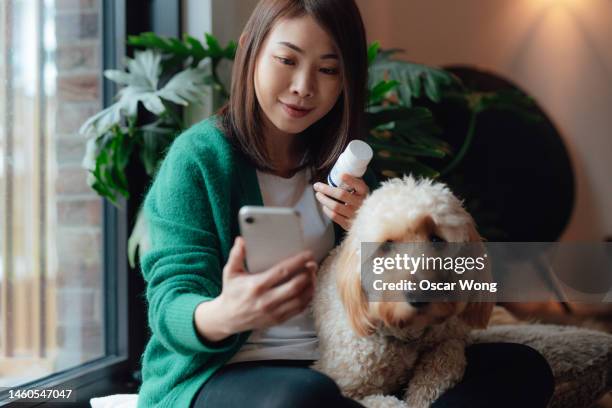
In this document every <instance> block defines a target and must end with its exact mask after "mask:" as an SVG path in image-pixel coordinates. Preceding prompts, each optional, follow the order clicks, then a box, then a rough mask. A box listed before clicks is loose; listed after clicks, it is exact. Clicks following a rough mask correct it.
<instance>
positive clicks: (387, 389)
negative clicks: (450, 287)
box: [312, 176, 493, 408]
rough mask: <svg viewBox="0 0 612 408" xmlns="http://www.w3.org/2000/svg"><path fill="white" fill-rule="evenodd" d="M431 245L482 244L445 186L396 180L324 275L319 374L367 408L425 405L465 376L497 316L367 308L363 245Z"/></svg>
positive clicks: (374, 196) (367, 207) (424, 306)
mask: <svg viewBox="0 0 612 408" xmlns="http://www.w3.org/2000/svg"><path fill="white" fill-rule="evenodd" d="M434 237H435V239H433V238H434ZM432 240H433V241H447V242H461V243H465V242H478V243H481V241H482V238H481V237H480V235H479V234H478V232H477V230H476V226H475V223H474V220H473V219H472V217H471V216H470V215H469V214H468V213H467V211H466V210H465V209H464V208H463V206H462V203H461V201H460V200H459V199H457V198H456V197H455V196H454V195H453V194H452V192H451V191H450V190H449V189H448V188H447V187H446V186H445V185H444V184H442V183H438V182H433V181H432V180H429V179H421V180H416V179H415V178H413V177H412V176H404V178H401V179H400V178H396V179H391V180H389V181H386V182H384V183H383V184H382V185H381V187H380V188H378V189H377V190H375V191H373V192H372V193H371V194H370V195H369V196H368V197H367V198H366V199H365V200H364V202H363V204H362V206H361V208H360V209H359V210H358V212H357V214H356V216H355V219H354V221H353V223H352V225H351V228H350V229H349V231H348V232H347V236H346V237H345V239H344V241H343V242H342V243H341V244H340V246H338V247H337V248H336V249H334V250H332V252H331V253H330V255H329V256H328V257H327V258H326V259H325V260H324V262H323V263H322V265H321V268H320V270H319V275H318V283H317V287H316V289H315V294H314V298H313V302H312V312H313V317H314V320H315V327H316V330H317V334H318V337H319V353H320V358H319V360H317V361H316V362H315V363H314V364H313V368H314V369H316V370H318V371H320V372H322V373H324V374H326V375H328V376H330V377H331V378H332V379H333V380H335V382H336V383H337V384H338V386H339V387H340V389H341V391H342V393H343V394H344V395H346V396H347V397H350V398H353V399H356V400H358V401H359V402H360V403H361V404H363V405H365V406H367V407H404V408H405V407H410V408H424V407H429V406H430V405H431V403H432V402H434V401H435V400H436V399H437V398H438V397H439V396H440V395H441V394H443V393H444V392H445V391H446V390H448V389H449V388H451V387H452V386H454V385H455V384H456V383H458V382H459V381H460V380H461V379H462V377H463V373H464V371H465V367H466V358H465V347H466V345H467V344H468V342H469V332H470V330H471V329H473V328H484V327H486V326H487V322H488V321H489V317H490V316H491V312H492V309H493V303H491V302H478V301H471V300H470V301H467V302H464V301H457V302H431V303H423V302H409V301H408V300H406V301H403V302H398V301H386V300H385V299H382V300H380V299H379V300H377V301H372V302H368V299H367V297H366V293H364V290H363V288H362V284H361V274H360V256H361V255H360V251H361V250H360V248H361V246H360V244H361V243H362V242H377V243H385V242H391V243H413V242H430V241H432ZM480 245H482V244H480ZM402 273H403V274H405V275H406V276H405V277H407V276H408V275H409V274H408V273H406V272H402ZM402 393H403V395H402ZM398 395H399V396H400V397H401V398H398V397H397V396H398Z"/></svg>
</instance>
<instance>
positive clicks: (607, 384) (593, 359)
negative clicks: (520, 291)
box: [473, 324, 612, 408]
mask: <svg viewBox="0 0 612 408" xmlns="http://www.w3.org/2000/svg"><path fill="white" fill-rule="evenodd" d="M473 339H474V342H475V343H489V342H500V341H502V342H515V343H521V344H526V345H528V346H531V347H533V348H534V349H536V350H538V351H539V352H540V353H541V354H542V355H543V356H544V357H545V358H546V360H548V363H549V364H550V366H551V368H552V371H553V373H554V376H555V382H556V387H555V393H554V396H553V398H552V400H551V403H550V405H549V407H550V408H579V407H589V406H591V405H592V404H593V403H594V402H596V401H597V400H598V399H599V398H601V397H602V396H603V395H604V394H605V393H606V392H607V391H609V390H610V389H612V335H610V334H606V333H603V332H599V331H594V330H587V329H582V328H578V327H571V326H555V325H543V324H533V325H527V324H525V325H503V326H492V327H489V328H488V329H486V330H476V331H474V332H473Z"/></svg>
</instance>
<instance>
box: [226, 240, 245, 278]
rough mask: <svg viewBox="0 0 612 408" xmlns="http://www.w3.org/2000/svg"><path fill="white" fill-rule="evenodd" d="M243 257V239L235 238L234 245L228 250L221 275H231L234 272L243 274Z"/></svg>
mask: <svg viewBox="0 0 612 408" xmlns="http://www.w3.org/2000/svg"><path fill="white" fill-rule="evenodd" d="M245 255H246V250H245V247H244V239H243V238H242V237H236V239H235V240H234V245H233V246H232V249H231V250H230V253H229V256H228V259H227V263H226V264H225V266H224V267H223V274H224V275H231V274H233V273H236V272H244V270H245V269H244V258H245Z"/></svg>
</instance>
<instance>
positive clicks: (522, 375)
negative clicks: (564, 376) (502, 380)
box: [500, 343, 555, 406]
mask: <svg viewBox="0 0 612 408" xmlns="http://www.w3.org/2000/svg"><path fill="white" fill-rule="evenodd" d="M503 353H504V364H505V365H506V367H500V368H501V369H502V370H507V373H508V376H509V378H508V379H509V383H510V384H514V387H512V388H514V390H509V391H511V392H513V391H514V392H518V393H522V394H524V395H530V399H529V401H530V403H532V404H533V405H530V406H544V405H545V403H546V402H547V401H549V400H550V398H551V396H552V394H553V392H554V390H555V379H554V376H553V372H552V369H551V368H550V365H549V364H548V361H547V360H546V359H545V358H544V356H543V355H542V354H540V352H538V351H537V350H535V349H534V348H532V347H529V346H526V345H524V344H518V343H505V344H504V350H503Z"/></svg>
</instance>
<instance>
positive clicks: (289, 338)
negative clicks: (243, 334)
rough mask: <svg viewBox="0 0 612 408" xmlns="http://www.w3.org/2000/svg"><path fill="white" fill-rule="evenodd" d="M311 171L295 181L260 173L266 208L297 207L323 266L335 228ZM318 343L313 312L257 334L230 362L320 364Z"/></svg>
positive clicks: (307, 239) (309, 242)
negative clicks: (310, 181) (269, 361)
mask: <svg viewBox="0 0 612 408" xmlns="http://www.w3.org/2000/svg"><path fill="white" fill-rule="evenodd" d="M309 176H310V172H309V171H308V170H302V171H300V172H298V173H296V174H295V175H294V176H293V177H291V178H283V177H279V176H276V175H273V174H269V173H262V172H260V171H257V179H258V181H259V189H260V190H261V195H262V198H263V203H264V205H265V206H273V207H293V208H295V209H296V210H298V211H299V212H300V214H301V216H302V225H303V228H304V243H305V245H306V248H307V249H310V250H312V251H313V253H314V256H315V259H316V261H317V262H319V263H320V262H321V261H322V260H323V259H324V258H325V257H326V256H327V254H328V253H329V251H330V250H331V249H332V248H333V247H334V228H333V224H332V221H331V220H330V219H329V218H327V216H326V215H325V213H324V212H323V209H322V208H321V204H320V203H319V202H318V201H317V199H316V198H315V196H314V191H313V188H312V185H311V184H309V183H308V179H309V178H310V177H309ZM318 343H319V341H318V339H317V337H316V333H315V329H314V321H313V319H312V315H311V312H310V308H306V310H304V312H302V313H300V314H299V315H296V316H294V317H292V318H291V319H289V320H287V321H285V322H284V323H282V324H279V325H277V326H273V327H269V328H267V329H264V330H254V331H253V332H252V333H251V335H250V336H249V338H248V340H247V341H246V342H245V343H244V344H243V346H242V347H241V348H240V350H239V351H238V353H236V355H234V357H232V359H231V360H230V361H229V362H228V364H230V363H237V362H240V361H255V360H316V359H318V357H319V356H318V351H317V347H318Z"/></svg>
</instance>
